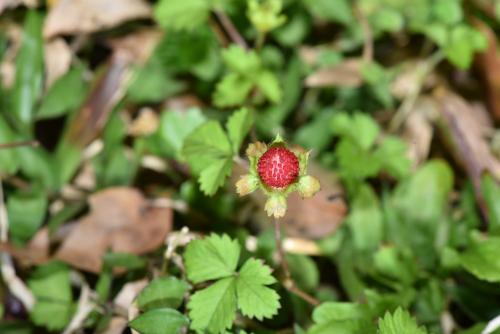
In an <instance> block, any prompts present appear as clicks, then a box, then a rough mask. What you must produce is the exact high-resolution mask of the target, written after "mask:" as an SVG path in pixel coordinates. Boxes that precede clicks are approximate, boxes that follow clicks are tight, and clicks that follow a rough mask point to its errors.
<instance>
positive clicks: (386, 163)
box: [373, 137, 411, 178]
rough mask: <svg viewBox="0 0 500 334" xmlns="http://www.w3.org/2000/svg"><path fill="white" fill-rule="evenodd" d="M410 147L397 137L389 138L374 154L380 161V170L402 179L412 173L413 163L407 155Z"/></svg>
mask: <svg viewBox="0 0 500 334" xmlns="http://www.w3.org/2000/svg"><path fill="white" fill-rule="evenodd" d="M407 151H408V147H407V146H406V144H405V142H404V141H402V140H401V139H399V138H397V137H387V138H385V139H384V141H383V142H382V143H381V144H380V146H378V147H377V149H376V150H375V152H374V153H373V154H374V156H375V157H376V159H378V160H379V161H380V168H381V169H382V170H384V171H386V172H388V173H389V174H390V175H392V176H394V177H396V178H401V177H403V176H406V175H408V173H409V172H410V167H411V161H410V159H408V157H407V155H406V153H407Z"/></svg>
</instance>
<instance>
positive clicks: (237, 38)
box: [214, 9, 248, 50]
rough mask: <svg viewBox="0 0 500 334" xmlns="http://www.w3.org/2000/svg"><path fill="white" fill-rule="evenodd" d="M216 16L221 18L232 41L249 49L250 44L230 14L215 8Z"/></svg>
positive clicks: (220, 20) (221, 22)
mask: <svg viewBox="0 0 500 334" xmlns="http://www.w3.org/2000/svg"><path fill="white" fill-rule="evenodd" d="M214 13H215V16H216V17H217V19H218V20H219V22H220V24H221V25H222V27H223V28H224V31H225V32H226V33H227V35H228V36H229V38H230V39H231V41H233V42H234V43H236V44H238V45H239V46H241V47H242V48H243V49H245V50H247V49H248V44H247V42H246V41H245V39H244V38H243V37H242V36H241V34H240V32H239V31H238V29H236V26H235V25H234V24H233V22H232V21H231V19H230V18H229V16H227V14H226V13H225V12H224V11H222V10H219V9H216V10H214Z"/></svg>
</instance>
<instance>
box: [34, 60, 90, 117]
mask: <svg viewBox="0 0 500 334" xmlns="http://www.w3.org/2000/svg"><path fill="white" fill-rule="evenodd" d="M83 72H84V68H83V66H77V67H75V68H73V69H71V70H70V71H69V72H68V73H66V74H65V75H63V76H62V77H61V78H59V79H58V80H57V81H56V82H54V84H53V85H52V86H51V87H50V90H49V91H48V93H47V95H46V96H45V97H44V99H43V100H42V104H41V106H40V108H39V109H38V112H37V113H36V117H37V119H46V118H54V117H59V116H62V115H64V114H65V113H66V112H68V111H71V110H73V109H75V108H77V107H78V106H79V105H80V103H81V102H82V101H83V98H84V97H85V91H86V83H85V81H84V79H83ZM68 92H75V94H68ZM76 92H78V93H76Z"/></svg>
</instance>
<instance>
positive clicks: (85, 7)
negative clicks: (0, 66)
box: [43, 0, 151, 38]
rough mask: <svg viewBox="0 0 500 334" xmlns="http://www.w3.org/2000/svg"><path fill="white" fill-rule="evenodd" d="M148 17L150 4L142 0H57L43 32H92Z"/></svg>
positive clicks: (47, 36)
mask: <svg viewBox="0 0 500 334" xmlns="http://www.w3.org/2000/svg"><path fill="white" fill-rule="evenodd" d="M149 17H151V6H150V5H149V4H148V3H147V2H146V1H142V0H114V1H102V0H59V1H57V3H56V4H55V6H54V7H52V8H51V10H50V11H49V14H48V16H47V19H46V20H45V26H44V28H43V35H44V37H45V38H52V37H54V36H56V35H74V34H82V33H83V34H86V33H92V32H96V31H100V30H103V29H109V28H112V27H115V26H117V25H119V24H121V23H123V22H125V21H128V20H134V19H142V18H149Z"/></svg>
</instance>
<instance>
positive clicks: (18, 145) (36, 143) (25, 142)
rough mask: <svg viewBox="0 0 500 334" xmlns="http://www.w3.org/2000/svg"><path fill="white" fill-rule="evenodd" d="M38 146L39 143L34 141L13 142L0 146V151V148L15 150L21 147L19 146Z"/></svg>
mask: <svg viewBox="0 0 500 334" xmlns="http://www.w3.org/2000/svg"><path fill="white" fill-rule="evenodd" d="M38 145H39V143H38V141H36V140H26V141H18V142H13V143H5V144H0V149H2V148H16V147H21V146H31V147H36V146H38Z"/></svg>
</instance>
